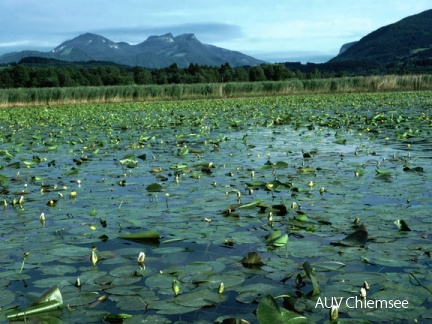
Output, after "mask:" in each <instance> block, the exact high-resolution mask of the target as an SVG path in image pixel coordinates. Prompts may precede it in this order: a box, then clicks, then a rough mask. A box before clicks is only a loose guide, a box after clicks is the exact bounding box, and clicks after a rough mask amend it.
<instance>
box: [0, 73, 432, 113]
mask: <svg viewBox="0 0 432 324" xmlns="http://www.w3.org/2000/svg"><path fill="white" fill-rule="evenodd" d="M431 89H432V75H385V76H357V77H344V78H331V79H311V80H300V79H290V80H287V81H265V82H233V83H210V84H171V85H126V86H101V87H71V88H22V89H2V90H0V107H11V106H22V105H51V104H53V105H54V104H73V103H100V102H124V101H151V100H178V99H206V98H209V99H211V98H225V97H247V96H268V95H275V96H277V95H294V94H305V93H346V92H374V91H411V90H431Z"/></svg>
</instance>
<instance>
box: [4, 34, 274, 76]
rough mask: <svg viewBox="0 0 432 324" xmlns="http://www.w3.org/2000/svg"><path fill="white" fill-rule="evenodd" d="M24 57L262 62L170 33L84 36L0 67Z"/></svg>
mask: <svg viewBox="0 0 432 324" xmlns="http://www.w3.org/2000/svg"><path fill="white" fill-rule="evenodd" d="M25 57H44V58H53V59H57V60H63V61H69V62H83V61H108V62H114V63H117V64H125V65H130V66H143V67H146V68H164V67H167V66H170V65H171V64H173V63H176V64H177V65H178V66H179V67H188V66H189V64H190V63H194V64H199V65H209V66H220V65H222V64H224V63H229V64H230V65H231V66H233V67H235V66H245V65H249V66H256V65H259V64H262V63H265V62H264V61H261V60H258V59H255V58H253V57H251V56H248V55H245V54H242V53H240V52H236V51H231V50H228V49H224V48H221V47H216V46H213V45H209V44H203V43H201V42H200V41H199V40H198V39H197V38H196V37H195V35H194V34H182V35H179V36H176V37H174V36H173V35H172V34H171V33H168V34H165V35H162V36H150V37H149V38H147V39H146V40H145V41H144V42H142V43H139V44H137V45H130V44H128V43H126V42H117V43H116V42H113V41H111V40H109V39H108V38H105V37H103V36H100V35H96V34H92V33H86V34H82V35H80V36H78V37H76V38H74V39H72V40H68V41H65V42H63V43H62V44H60V45H59V46H57V47H56V48H54V49H53V50H52V51H50V52H39V51H22V52H14V53H8V54H4V55H2V56H0V64H2V63H12V62H18V61H20V60H21V59H22V58H25Z"/></svg>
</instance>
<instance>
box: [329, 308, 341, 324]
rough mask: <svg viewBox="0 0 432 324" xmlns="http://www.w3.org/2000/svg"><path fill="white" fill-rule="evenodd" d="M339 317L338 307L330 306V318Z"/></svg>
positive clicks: (335, 318)
mask: <svg viewBox="0 0 432 324" xmlns="http://www.w3.org/2000/svg"><path fill="white" fill-rule="evenodd" d="M338 317H339V307H337V306H332V307H331V309H330V320H332V321H334V320H337V319H338Z"/></svg>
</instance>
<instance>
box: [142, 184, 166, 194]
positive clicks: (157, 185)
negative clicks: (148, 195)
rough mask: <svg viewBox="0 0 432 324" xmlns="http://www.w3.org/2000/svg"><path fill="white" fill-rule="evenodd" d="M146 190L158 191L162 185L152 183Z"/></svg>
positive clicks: (161, 188)
mask: <svg viewBox="0 0 432 324" xmlns="http://www.w3.org/2000/svg"><path fill="white" fill-rule="evenodd" d="M146 190H147V191H149V192H160V191H162V190H163V187H162V186H161V185H160V184H159V183H152V184H149V185H148V186H147V187H146Z"/></svg>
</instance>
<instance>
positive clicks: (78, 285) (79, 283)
mask: <svg viewBox="0 0 432 324" xmlns="http://www.w3.org/2000/svg"><path fill="white" fill-rule="evenodd" d="M75 287H77V288H81V280H80V278H77V280H76V281H75Z"/></svg>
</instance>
